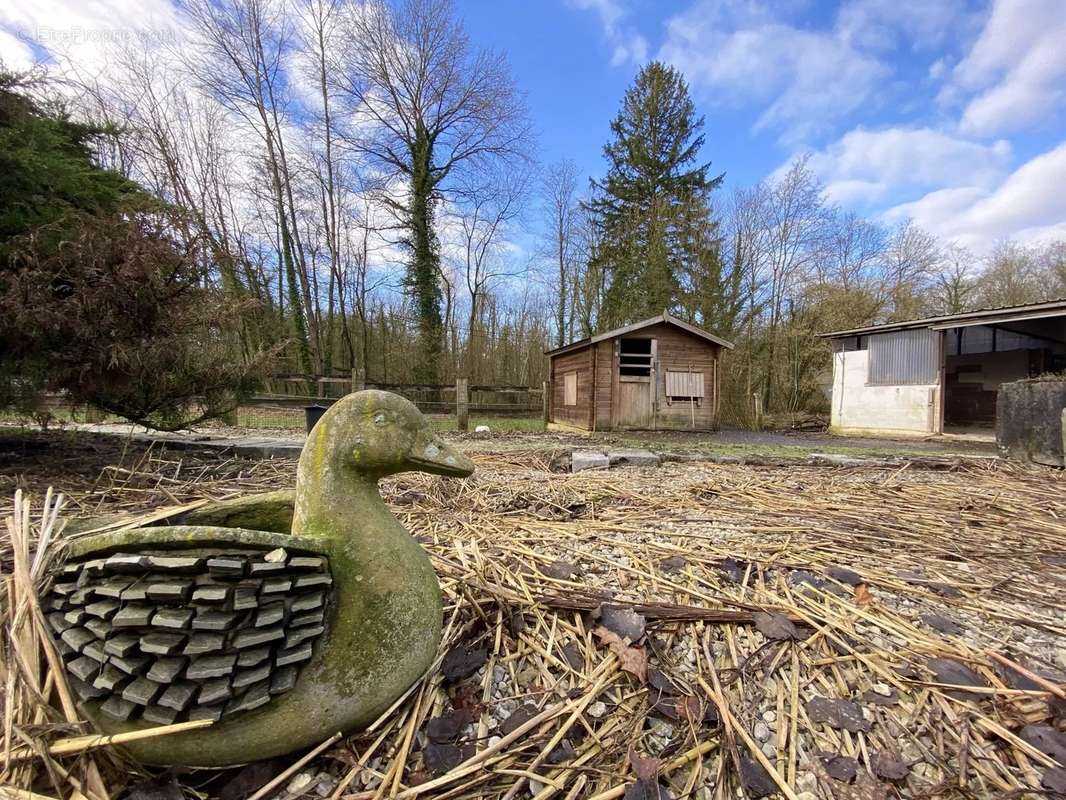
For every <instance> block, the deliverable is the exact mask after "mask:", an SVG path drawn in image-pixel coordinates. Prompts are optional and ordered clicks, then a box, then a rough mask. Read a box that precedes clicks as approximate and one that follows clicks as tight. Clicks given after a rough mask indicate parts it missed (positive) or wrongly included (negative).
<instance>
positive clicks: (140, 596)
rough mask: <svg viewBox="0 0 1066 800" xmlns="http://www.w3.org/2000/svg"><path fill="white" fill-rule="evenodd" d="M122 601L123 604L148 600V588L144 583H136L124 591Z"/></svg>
mask: <svg viewBox="0 0 1066 800" xmlns="http://www.w3.org/2000/svg"><path fill="white" fill-rule="evenodd" d="M121 599H122V602H123V603H139V602H141V601H143V600H147V599H148V586H147V585H146V584H143V583H135V584H133V586H130V587H129V588H127V589H123V590H122V595H121Z"/></svg>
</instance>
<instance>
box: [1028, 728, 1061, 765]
mask: <svg viewBox="0 0 1066 800" xmlns="http://www.w3.org/2000/svg"><path fill="white" fill-rule="evenodd" d="M1018 736H1019V737H1020V738H1021V739H1022V741H1024V742H1025V743H1026V744H1031V745H1032V746H1033V747H1035V748H1036V749H1037V750H1039V751H1040V752H1041V753H1043V754H1044V755H1046V756H1050V757H1051V758H1053V759H1055V760H1056V761H1058V762H1059V763H1060V764H1066V733H1063V732H1062V731H1058V730H1055V729H1054V728H1052V727H1051V726H1050V725H1026V726H1025V727H1024V728H1022V729H1021V730H1020V731H1018Z"/></svg>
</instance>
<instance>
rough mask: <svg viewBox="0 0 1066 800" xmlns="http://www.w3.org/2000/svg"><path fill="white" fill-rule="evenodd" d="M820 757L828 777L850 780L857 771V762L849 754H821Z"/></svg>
mask: <svg viewBox="0 0 1066 800" xmlns="http://www.w3.org/2000/svg"><path fill="white" fill-rule="evenodd" d="M821 758H822V763H823V764H825V771H826V772H828V773H829V777H831V778H834V779H836V780H838V781H844V782H845V783H847V782H850V781H851V780H852V779H853V778H854V777H855V775H856V773H857V772H858V769H859V764H858V762H857V761H856V760H855V759H854V758H851V757H849V756H842V755H832V754H822V756H821Z"/></svg>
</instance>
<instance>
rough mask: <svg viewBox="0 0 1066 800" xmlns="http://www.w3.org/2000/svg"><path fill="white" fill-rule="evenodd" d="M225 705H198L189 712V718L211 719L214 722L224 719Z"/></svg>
mask: <svg viewBox="0 0 1066 800" xmlns="http://www.w3.org/2000/svg"><path fill="white" fill-rule="evenodd" d="M222 711H223V706H221V705H217V706H197V707H196V708H194V709H193V710H192V711H190V712H189V719H190V720H194V719H209V720H211V721H212V722H218V721H219V720H220V719H222Z"/></svg>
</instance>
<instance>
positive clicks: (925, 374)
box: [869, 328, 940, 386]
mask: <svg viewBox="0 0 1066 800" xmlns="http://www.w3.org/2000/svg"><path fill="white" fill-rule="evenodd" d="M937 335H938V334H937V333H936V332H935V331H931V330H929V329H928V328H921V329H919V330H913V331H894V332H892V333H877V334H873V335H872V336H870V344H869V351H870V375H869V382H870V383H871V384H873V385H876V386H915V385H924V384H932V383H936V382H937V380H938V377H939V375H940V348H939V346H938V344H937Z"/></svg>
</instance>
